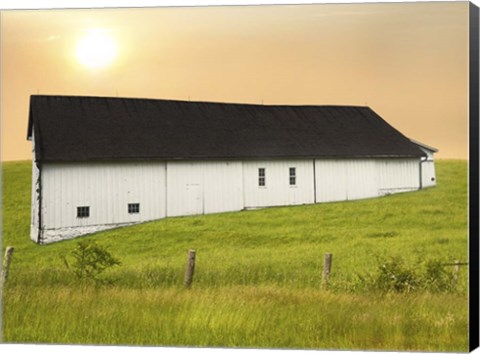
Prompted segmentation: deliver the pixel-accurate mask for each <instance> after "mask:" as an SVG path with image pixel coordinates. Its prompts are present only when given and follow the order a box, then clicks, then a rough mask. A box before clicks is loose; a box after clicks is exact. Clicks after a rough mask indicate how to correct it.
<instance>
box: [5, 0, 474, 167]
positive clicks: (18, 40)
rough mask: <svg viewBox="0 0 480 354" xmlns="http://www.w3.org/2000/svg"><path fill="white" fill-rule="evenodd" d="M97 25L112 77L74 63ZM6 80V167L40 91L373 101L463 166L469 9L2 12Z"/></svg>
mask: <svg viewBox="0 0 480 354" xmlns="http://www.w3.org/2000/svg"><path fill="white" fill-rule="evenodd" d="M92 28H97V29H101V30H103V31H104V32H105V33H108V34H109V35H110V36H111V37H112V38H114V40H115V41H117V46H118V56H117V58H116V59H115V60H114V61H113V62H112V64H111V65H109V66H107V67H105V68H103V69H96V70H93V69H89V68H86V67H84V66H82V65H81V64H79V63H78V61H77V60H76V58H75V49H76V46H77V43H78V41H79V40H80V39H81V38H82V37H83V36H84V35H85V33H86V32H87V31H88V30H89V29H92ZM1 84H2V86H1V124H2V125H1V157H2V159H3V160H26V159H30V158H31V146H30V142H28V141H26V140H25V137H26V129H27V121H28V104H29V95H31V94H36V93H40V94H64V95H89V96H117V95H118V96H122V97H146V98H167V99H185V100H187V99H189V98H190V99H191V100H205V101H222V102H245V103H262V102H263V103H264V104H319V105H322V104H338V105H368V106H370V107H371V108H372V109H373V110H375V111H376V112H377V113H378V114H380V115H381V116H382V117H383V118H384V119H385V120H387V121H388V122H389V123H390V124H391V125H393V126H394V127H395V128H397V129H398V130H400V131H401V132H402V133H403V134H405V135H406V136H408V137H410V138H413V139H416V140H419V141H422V142H424V143H426V144H428V145H431V146H434V147H436V148H438V149H440V152H439V153H438V155H437V156H438V157H440V158H467V155H468V2H451V3H383V4H332V5H326V4H317V5H288V6H277V5H276V6H241V7H240V6H236V7H202V8H155V9H147V8H144V9H106V10H36V11H3V12H2V13H1ZM74 133H75V132H72V134H74Z"/></svg>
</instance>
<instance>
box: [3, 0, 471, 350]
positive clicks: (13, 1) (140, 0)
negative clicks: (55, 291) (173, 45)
mask: <svg viewBox="0 0 480 354" xmlns="http://www.w3.org/2000/svg"><path fill="white" fill-rule="evenodd" d="M454 1H459V2H465V1H463V0H454ZM379 2H380V3H394V2H433V1H432V0H403V1H399V0H381V1H378V0H361V1H359V0H350V1H347V0H344V1H341V0H330V1H318V0H310V1H305V0H303V1H302V0H262V1H258V0H257V1H254V0H243V1H242V0H233V1H226V0H182V1H178V0H177V1H174V0H163V1H162V0H68V1H66V0H42V1H41V2H40V1H38V0H37V1H33V0H0V10H2V11H3V10H23V9H80V8H87V9H88V8H138V7H166V6H176V7H180V6H181V7H188V6H219V5H223V6H225V5H228V6H235V5H237V6H238V5H286V4H325V3H336V4H339V3H379ZM435 2H452V1H451V0H435ZM471 2H472V3H473V4H475V5H477V6H479V7H480V0H472V1H471ZM86 350H88V352H89V354H100V353H101V354H104V353H107V354H112V353H115V354H134V353H141V354H159V353H161V354H180V353H195V354H264V353H265V354H301V353H305V354H308V353H319V354H328V353H331V352H332V351H312V350H281V349H218V348H215V349H207V348H170V347H117V346H80V345H33V344H1V343H0V351H1V353H2V354H13V353H15V354H16V353H25V352H26V353H39V354H47V353H48V354H65V353H66V352H68V354H84V353H85V351H86ZM333 352H336V351H333ZM338 352H339V353H350V354H355V353H361V352H353V351H338ZM374 353H376V354H388V353H392V352H381V351H376V352H374ZM472 353H475V354H480V349H477V350H475V351H474V352H472ZM417 354H421V353H420V352H417Z"/></svg>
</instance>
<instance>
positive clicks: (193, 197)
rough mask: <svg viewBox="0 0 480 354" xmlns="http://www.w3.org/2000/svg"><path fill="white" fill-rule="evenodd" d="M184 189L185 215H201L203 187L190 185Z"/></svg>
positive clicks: (194, 184) (196, 184)
mask: <svg viewBox="0 0 480 354" xmlns="http://www.w3.org/2000/svg"><path fill="white" fill-rule="evenodd" d="M185 187H186V194H185V215H198V214H203V213H204V210H203V205H204V200H203V185H202V184H199V183H190V184H187V185H186V186H185Z"/></svg>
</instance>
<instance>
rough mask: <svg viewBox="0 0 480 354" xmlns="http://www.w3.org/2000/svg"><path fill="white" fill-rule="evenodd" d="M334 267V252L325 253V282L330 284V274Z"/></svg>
mask: <svg viewBox="0 0 480 354" xmlns="http://www.w3.org/2000/svg"><path fill="white" fill-rule="evenodd" d="M331 269H332V254H331V253H325V258H324V261H323V284H324V285H328V277H329V276H330V270H331Z"/></svg>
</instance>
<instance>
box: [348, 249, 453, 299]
mask: <svg viewBox="0 0 480 354" xmlns="http://www.w3.org/2000/svg"><path fill="white" fill-rule="evenodd" d="M355 288H357V289H364V290H366V291H369V290H377V291H378V290H379V291H382V292H396V293H410V292H413V291H419V290H423V291H429V292H451V291H455V289H456V285H455V280H454V276H453V274H452V273H450V272H448V271H447V270H446V269H445V267H444V265H443V264H442V262H440V261H438V260H428V261H423V262H416V263H415V264H414V265H406V264H405V262H404V261H403V259H402V258H401V257H393V258H391V259H389V260H385V259H379V265H378V267H377V271H376V273H373V274H366V275H360V274H357V284H356V285H355Z"/></svg>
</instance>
